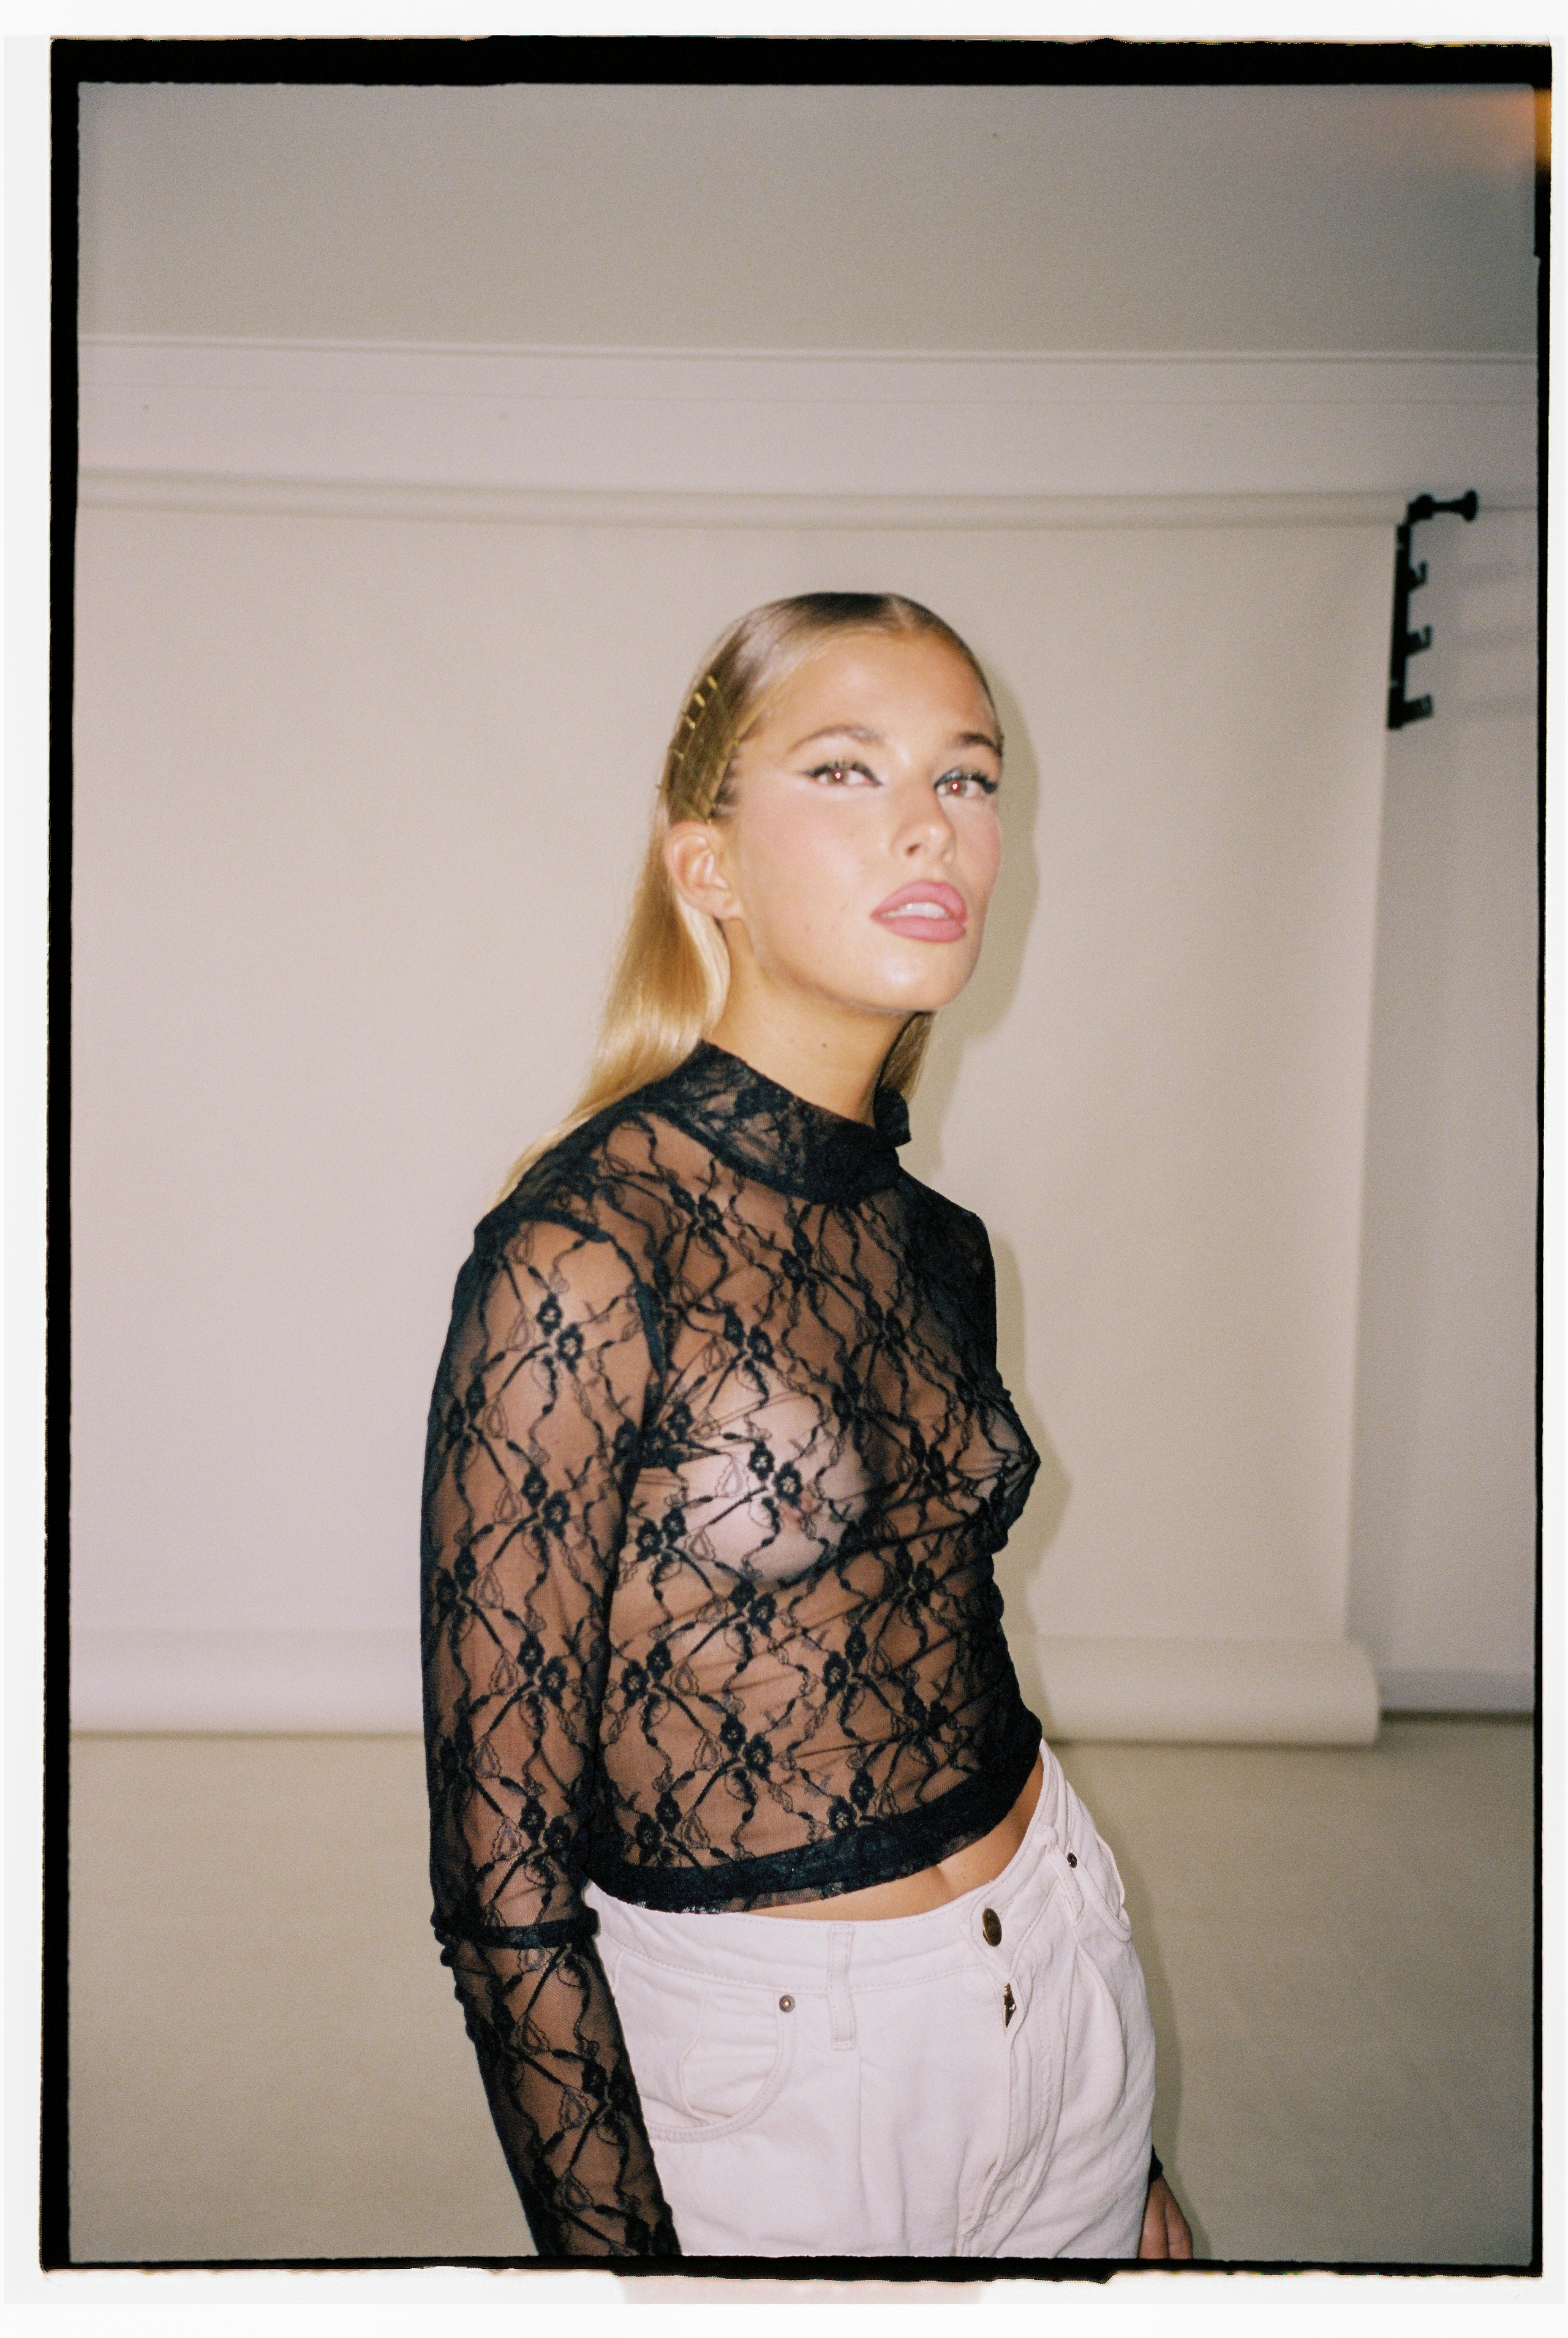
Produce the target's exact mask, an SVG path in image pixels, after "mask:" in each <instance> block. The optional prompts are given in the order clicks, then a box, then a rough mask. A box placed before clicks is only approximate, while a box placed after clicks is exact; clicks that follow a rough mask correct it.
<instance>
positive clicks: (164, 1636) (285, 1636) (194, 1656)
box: [71, 1626, 421, 1736]
mask: <svg viewBox="0 0 1568 2338" xmlns="http://www.w3.org/2000/svg"><path fill="white" fill-rule="evenodd" d="M71 1718H72V1724H73V1728H75V1729H76V1730H77V1731H78V1732H80V1733H83V1734H90V1735H91V1734H120V1733H122V1732H125V1733H130V1734H143V1733H144V1734H149V1735H165V1734H167V1735H173V1736H180V1735H185V1734H191V1735H199V1736H209V1735H212V1736H228V1735H235V1736H248V1735H252V1734H254V1735H260V1736H316V1735H337V1734H344V1735H350V1736H353V1735H358V1736H384V1735H385V1736H397V1735H402V1734H407V1732H408V1731H410V1730H413V1731H417V1730H418V1729H419V1728H420V1726H421V1711H420V1693H419V1649H418V1641H417V1635H416V1632H415V1630H414V1628H413V1626H410V1627H409V1629H408V1630H407V1631H406V1632H261V1631H250V1632H246V1631H230V1632H157V1631H78V1632H75V1633H74V1634H73V1636H72V1645H71Z"/></svg>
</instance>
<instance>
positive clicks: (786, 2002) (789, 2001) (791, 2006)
mask: <svg viewBox="0 0 1568 2338" xmlns="http://www.w3.org/2000/svg"><path fill="white" fill-rule="evenodd" d="M794 2010H795V2000H794V1999H793V1998H792V1997H781V1998H780V1999H779V2012H780V2013H793V2012H794Z"/></svg>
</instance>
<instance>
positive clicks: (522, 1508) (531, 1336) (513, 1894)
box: [423, 1211, 679, 2256]
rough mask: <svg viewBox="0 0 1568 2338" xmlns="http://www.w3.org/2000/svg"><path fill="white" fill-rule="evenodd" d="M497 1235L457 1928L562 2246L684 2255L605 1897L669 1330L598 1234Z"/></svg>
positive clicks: (434, 1420)
mask: <svg viewBox="0 0 1568 2338" xmlns="http://www.w3.org/2000/svg"><path fill="white" fill-rule="evenodd" d="M480 1236H481V1238H480V1240H479V1242H478V1243H476V1246H475V1252H474V1255H473V1257H472V1258H471V1259H470V1260H469V1262H468V1263H467V1265H466V1267H465V1268H464V1270H463V1273H462V1275H461V1276H460V1278H459V1280H458V1285H457V1292H456V1304H455V1308H454V1313H453V1321H452V1329H451V1332H450V1334H449V1336H448V1339H447V1343H446V1352H445V1354H444V1355H443V1358H442V1361H441V1369H440V1373H439V1376H438V1378H437V1380H436V1392H435V1397H434V1400H433V1401H432V1405H431V1414H430V1431H429V1443H428V1449H427V1455H426V1482H425V1518H424V1567H423V1577H424V1654H425V1712H426V1764H427V1773H428V1782H429V1789H430V1809H431V1879H432V1883H433V1886H434V1891H435V1901H436V1909H435V1919H434V1920H435V1924H436V1932H437V1934H438V1936H439V1938H440V1940H441V1941H442V1948H443V1960H444V1961H445V1962H446V1964H447V1965H449V1966H450V1968H451V1970H452V1971H453V1974H454V1976H455V1979H456V1989H457V1994H458V1998H459V2000H460V2002H461V2003H462V2006H463V2009H464V2017H465V2019H466V2024H467V2029H468V2034H469V2037H470V2038H472V2040H473V2042H474V2045H475V2048H476V2050H477V2053H478V2057H479V2064H480V2068H481V2070H482V2072H483V2074H484V2079H485V2092H486V2094H487V2096H488V2097H489V2102H490V2108H491V2111H492V2114H493V2116H494V2117H495V2126H496V2129H497V2132H498V2134H499V2136H500V2138H501V2142H502V2146H503V2148H504V2149H505V2154H506V2159H507V2163H508V2166H510V2168H511V2171H512V2175H513V2178H514V2180H515V2184H516V2186H517V2190H518V2193H519V2196H521V2199H522V2202H523V2206H524V2212H525V2214H526V2215H527V2218H528V2223H529V2226H530V2229H531V2230H532V2232H533V2235H534V2242H535V2245H537V2247H538V2248H539V2250H540V2252H541V2253H542V2254H545V2255H551V2256H555V2255H566V2256H622V2255H631V2256H640V2255H663V2254H671V2255H673V2254H679V2245H678V2243H677V2241H676V2237H675V2233H674V2228H673V2225H672V2224H671V2217H670V2212H669V2209H668V2207H667V2205H666V2204H665V2200H664V2196H663V2194H662V2190H661V2188H660V2184H659V2177H658V2174H657V2172H656V2169H655V2167H654V2164H653V2156H652V2149H651V2147H650V2146H649V2142H648V2137H647V2133H646V2130H645V2128H644V2126H643V2121H642V2107H641V2105H640V2103H639V2101H638V2096H637V2087H636V2082H635V2080H634V2078H633V2077H632V2068H631V2064H630V2062H629V2061H628V2059H627V2055H626V2049H625V2045H624V2042H623V2039H622V2034H621V2026H620V2022H619V2020H618V2019H617V2016H616V2012H615V2007H614V2004H613V1999H612V1998H611V1994H610V1989H609V1986H608V1983H607V1982H606V1979H605V1977H604V1972H603V1967H602V1965H601V1963H600V1960H599V1957H598V1952H597V1950H595V1948H594V1946H593V1931H594V1930H595V1927H596V1921H597V1920H596V1919H595V1917H594V1916H593V1911H591V1910H590V1909H588V1908H587V1907H585V1906H584V1904H583V1900H582V1897H581V1886H582V1882H583V1874H584V1871H585V1866H586V1858H587V1830H588V1821H589V1814H590V1807H591V1801H592V1791H593V1773H594V1766H595V1762H596V1758H597V1752H598V1731H599V1716H600V1708H601V1704H602V1699H603V1687H604V1677H605V1667H606V1658H607V1631H606V1616H607V1606H608V1601H609V1596H610V1592H611V1588H612V1586H613V1581H614V1577H615V1569H616V1562H617V1557H618V1553H619V1550H620V1545H621V1538H622V1526H623V1520H624V1511H625V1503H626V1495H627V1489H628V1486H629V1483H630V1480H631V1478H632V1474H633V1473H634V1471H635V1469H636V1466H637V1458H638V1447H639V1429H640V1423H641V1420H642V1410H643V1406H644V1402H645V1400H646V1397H647V1392H648V1388H649V1383H650V1378H651V1371H652V1351H651V1348H650V1326H649V1324H648V1323H646V1322H645V1321H644V1316H643V1311H642V1305H641V1303H640V1286H639V1283H638V1280H637V1278H636V1276H635V1275H634V1274H633V1273H632V1271H631V1269H630V1267H629V1266H628V1263H627V1262H626V1261H625V1259H624V1258H623V1257H622V1254H621V1253H620V1252H619V1251H618V1250H617V1249H616V1247H615V1246H614V1245H613V1243H610V1242H608V1241H605V1240H603V1239H602V1238H601V1236H600V1234H599V1233H598V1232H597V1231H596V1230H595V1229H594V1228H593V1227H592V1226H581V1227H574V1226H571V1225H567V1224H559V1223H537V1222H534V1223H517V1222H516V1220H515V1217H514V1216H511V1215H509V1214H508V1213H506V1212H505V1211H502V1212H498V1213H495V1216H494V1217H493V1218H492V1219H490V1220H488V1221H486V1223H485V1226H484V1227H482V1228H481V1230H480Z"/></svg>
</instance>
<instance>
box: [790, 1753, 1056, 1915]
mask: <svg viewBox="0 0 1568 2338" xmlns="http://www.w3.org/2000/svg"><path fill="white" fill-rule="evenodd" d="M1044 1774H1045V1772H1044V1763H1043V1762H1038V1761H1037V1762H1036V1763H1035V1764H1034V1769H1033V1770H1032V1771H1031V1772H1030V1773H1029V1780H1028V1783H1027V1784H1026V1785H1025V1787H1024V1791H1023V1793H1021V1794H1020V1795H1019V1797H1018V1799H1017V1801H1016V1802H1015V1803H1014V1805H1013V1807H1012V1809H1011V1810H1010V1811H1009V1812H1008V1813H1007V1815H1006V1817H1005V1819H1004V1820H1003V1821H1002V1822H1001V1823H1000V1825H998V1826H994V1827H993V1828H992V1830H991V1832H990V1833H989V1834H983V1835H982V1836H981V1837H980V1840H979V1842H969V1843H965V1846H964V1848H963V1850H962V1851H956V1852H954V1853H953V1855H952V1857H951V1858H950V1859H939V1860H938V1861H937V1862H936V1865H935V1867H923V1868H921V1870H920V1871H919V1872H918V1874H916V1875H899V1876H896V1877H895V1878H894V1880H893V1881H892V1882H891V1883H872V1884H869V1885H868V1886H867V1889H866V1890H865V1891H841V1892H840V1893H839V1894H838V1897H837V1898H836V1899H832V1900H808V1901H800V1902H798V1903H797V1904H796V1905H795V1906H794V1907H792V1908H759V1909H758V1910H757V1911H756V1912H757V1914H758V1915H760V1916H797V1917H807V1918H814V1919H815V1920H816V1921H817V1922H818V1923H828V1924H835V1923H842V1922H844V1921H845V1920H848V1919H853V1920H855V1921H856V1922H865V1921H867V1920H871V1921H875V1920H876V1919H877V1917H879V1916H924V1915H925V1914H926V1912H927V1911H928V1910H930V1909H932V1908H945V1907H946V1904H947V1902H948V1901H950V1900H961V1899H962V1898H963V1896H964V1894H965V1891H978V1889H979V1887H980V1886H981V1884H983V1883H994V1882H995V1880H996V1878H997V1876H999V1875H1000V1874H1001V1872H1002V1870H1003V1869H1004V1868H1005V1866H1006V1864H1007V1862H1008V1861H1009V1860H1010V1859H1011V1858H1012V1857H1013V1855H1014V1852H1016V1851H1017V1849H1018V1847H1019V1845H1020V1844H1021V1843H1022V1842H1023V1840H1024V1834H1025V1832H1027V1829H1028V1825H1029V1822H1030V1820H1031V1819H1032V1818H1033V1817H1034V1805H1035V1803H1037V1802H1038V1801H1039V1799H1040V1787H1041V1783H1042V1782H1043V1780H1044Z"/></svg>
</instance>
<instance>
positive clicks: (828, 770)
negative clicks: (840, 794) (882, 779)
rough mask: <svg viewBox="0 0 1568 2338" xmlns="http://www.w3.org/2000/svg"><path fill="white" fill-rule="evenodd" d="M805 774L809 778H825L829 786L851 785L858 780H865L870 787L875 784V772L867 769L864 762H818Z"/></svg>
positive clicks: (842, 786) (844, 786)
mask: <svg viewBox="0 0 1568 2338" xmlns="http://www.w3.org/2000/svg"><path fill="white" fill-rule="evenodd" d="M806 776H807V778H808V779H810V780H825V781H827V782H828V786H829V787H837V788H846V787H853V786H854V785H855V783H856V781H859V780H863V781H866V783H867V785H868V786H870V787H875V786H876V785H877V775H876V773H875V772H874V771H867V768H866V766H865V764H864V763H850V762H845V761H834V762H831V763H818V765H817V766H816V768H815V769H814V770H813V771H808V773H807V774H806Z"/></svg>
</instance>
